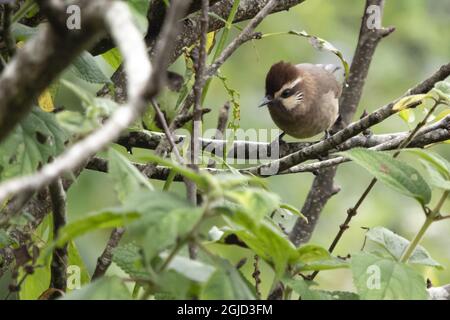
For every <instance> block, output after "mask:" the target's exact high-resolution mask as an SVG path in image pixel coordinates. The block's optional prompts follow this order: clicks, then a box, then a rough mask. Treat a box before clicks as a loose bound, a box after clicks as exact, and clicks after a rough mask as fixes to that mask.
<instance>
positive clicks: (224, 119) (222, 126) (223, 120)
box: [208, 102, 230, 168]
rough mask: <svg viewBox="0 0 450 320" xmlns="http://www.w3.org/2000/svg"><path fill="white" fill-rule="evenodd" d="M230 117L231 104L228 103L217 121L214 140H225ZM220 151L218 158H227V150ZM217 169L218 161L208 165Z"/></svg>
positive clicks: (223, 107) (220, 111) (221, 110)
mask: <svg viewBox="0 0 450 320" xmlns="http://www.w3.org/2000/svg"><path fill="white" fill-rule="evenodd" d="M229 115H230V103H229V102H226V103H225V104H224V105H223V106H222V108H220V110H219V117H218V120H217V129H216V134H215V135H214V140H222V139H225V130H226V128H227V124H228V118H229ZM220 151H221V152H220ZM220 151H219V152H218V156H219V157H223V156H225V154H224V151H225V148H221V149H220ZM215 167H216V161H214V160H211V161H210V162H209V164H208V168H215Z"/></svg>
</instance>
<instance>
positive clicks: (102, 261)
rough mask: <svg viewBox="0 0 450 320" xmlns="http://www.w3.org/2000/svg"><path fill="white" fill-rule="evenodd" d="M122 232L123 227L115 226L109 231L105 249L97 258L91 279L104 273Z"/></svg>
mask: <svg viewBox="0 0 450 320" xmlns="http://www.w3.org/2000/svg"><path fill="white" fill-rule="evenodd" d="M124 233H125V229H124V228H115V229H114V230H113V231H112V232H111V235H110V236H109V240H108V243H107V244H106V247H105V249H104V250H103V252H102V254H101V255H100V257H98V259H97V265H96V267H95V271H94V274H93V275H92V280H95V279H98V278H100V277H103V276H104V275H105V273H106V271H107V270H108V268H109V266H110V265H111V263H112V258H113V251H114V249H115V248H117V246H118V245H119V242H120V240H121V239H122V236H123V234H124Z"/></svg>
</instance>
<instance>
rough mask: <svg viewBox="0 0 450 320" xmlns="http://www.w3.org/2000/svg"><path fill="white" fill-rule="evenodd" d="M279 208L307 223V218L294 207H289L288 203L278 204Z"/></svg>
mask: <svg viewBox="0 0 450 320" xmlns="http://www.w3.org/2000/svg"><path fill="white" fill-rule="evenodd" d="M280 208H281V209H284V210H287V211H289V212H290V213H293V214H295V215H296V216H298V217H300V218H302V219H303V220H305V222H306V223H308V218H306V217H305V216H304V215H303V213H301V212H300V210H298V209H297V208H296V207H294V206H291V205H290V204H288V203H282V204H280Z"/></svg>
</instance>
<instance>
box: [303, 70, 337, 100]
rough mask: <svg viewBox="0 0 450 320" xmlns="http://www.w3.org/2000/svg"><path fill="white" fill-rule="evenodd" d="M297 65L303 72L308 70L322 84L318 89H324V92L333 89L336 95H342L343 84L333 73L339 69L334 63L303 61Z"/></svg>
mask: <svg viewBox="0 0 450 320" xmlns="http://www.w3.org/2000/svg"><path fill="white" fill-rule="evenodd" d="M297 67H298V68H299V69H300V70H302V71H303V72H308V73H309V75H310V76H311V77H312V78H313V79H314V80H315V81H317V83H320V84H321V85H320V86H319V87H318V88H317V90H320V91H323V92H324V93H327V92H329V91H330V90H332V91H333V92H334V93H335V95H336V97H339V96H340V95H341V85H340V84H339V83H338V81H337V79H336V77H335V75H334V74H333V72H335V71H336V70H337V69H338V67H337V66H335V65H333V64H326V65H325V64H312V63H301V64H298V65H297Z"/></svg>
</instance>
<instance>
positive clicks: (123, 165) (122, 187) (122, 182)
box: [108, 148, 153, 203]
mask: <svg viewBox="0 0 450 320" xmlns="http://www.w3.org/2000/svg"><path fill="white" fill-rule="evenodd" d="M108 158H109V162H108V173H109V175H110V176H111V177H112V179H113V181H114V186H115V189H116V191H117V194H118V197H119V199H120V201H121V202H122V203H123V202H124V201H125V199H126V198H127V197H128V196H129V195H131V194H134V193H136V192H137V191H139V190H142V189H147V190H150V191H152V190H153V186H152V185H151V183H150V181H149V180H148V179H147V178H146V177H145V176H144V175H143V174H142V173H141V172H139V170H138V169H136V167H135V166H134V165H132V164H131V163H130V161H129V160H128V159H127V158H126V157H125V156H123V155H122V154H120V153H119V152H118V151H116V150H114V149H112V148H110V149H109V152H108Z"/></svg>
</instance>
